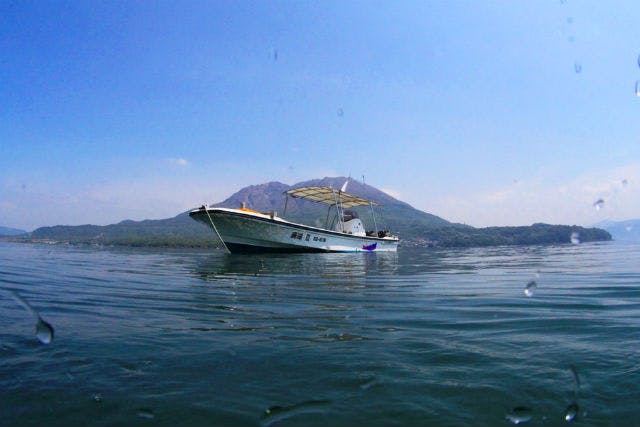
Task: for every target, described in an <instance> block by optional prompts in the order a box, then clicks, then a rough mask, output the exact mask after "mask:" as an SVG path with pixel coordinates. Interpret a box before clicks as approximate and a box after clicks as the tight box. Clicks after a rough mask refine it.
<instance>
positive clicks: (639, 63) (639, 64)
mask: <svg viewBox="0 0 640 427" xmlns="http://www.w3.org/2000/svg"><path fill="white" fill-rule="evenodd" d="M638 67H640V55H638Z"/></svg>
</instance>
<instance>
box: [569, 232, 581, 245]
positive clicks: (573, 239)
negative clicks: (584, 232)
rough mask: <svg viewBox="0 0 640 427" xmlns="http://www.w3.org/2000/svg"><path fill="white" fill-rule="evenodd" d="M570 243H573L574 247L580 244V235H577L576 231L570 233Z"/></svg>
mask: <svg viewBox="0 0 640 427" xmlns="http://www.w3.org/2000/svg"><path fill="white" fill-rule="evenodd" d="M571 243H573V244H574V245H577V244H579V243H580V233H578V232H577V231H574V232H573V233H571Z"/></svg>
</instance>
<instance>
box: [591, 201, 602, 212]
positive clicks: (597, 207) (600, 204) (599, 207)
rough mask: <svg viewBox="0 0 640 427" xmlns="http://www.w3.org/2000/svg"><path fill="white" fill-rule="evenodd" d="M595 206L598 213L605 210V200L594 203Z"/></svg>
mask: <svg viewBox="0 0 640 427" xmlns="http://www.w3.org/2000/svg"><path fill="white" fill-rule="evenodd" d="M593 206H594V207H595V208H596V210H597V211H599V210H600V209H602V208H604V199H598V200H596V201H595V202H594V203H593Z"/></svg>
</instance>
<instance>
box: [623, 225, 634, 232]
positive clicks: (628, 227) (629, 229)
mask: <svg viewBox="0 0 640 427" xmlns="http://www.w3.org/2000/svg"><path fill="white" fill-rule="evenodd" d="M624 229H625V230H627V231H631V230H632V229H633V227H631V226H630V225H627V226H626V227H625V228H624Z"/></svg>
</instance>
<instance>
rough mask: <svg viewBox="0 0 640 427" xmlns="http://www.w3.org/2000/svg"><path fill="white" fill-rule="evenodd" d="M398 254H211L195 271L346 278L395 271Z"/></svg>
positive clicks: (206, 276) (222, 275)
mask: <svg viewBox="0 0 640 427" xmlns="http://www.w3.org/2000/svg"><path fill="white" fill-rule="evenodd" d="M397 270H398V253H397V252H384V253H383V252H380V253H375V254H368V253H361V254H347V253H325V254H305V253H292V254H277V253H273V254H250V255H242V256H238V255H235V254H220V253H219V254H213V255H211V256H209V257H207V258H205V259H203V260H202V261H201V262H199V263H198V265H197V268H196V271H195V274H196V275H197V276H198V277H199V278H201V279H203V280H207V281H215V280H221V279H229V278H230V277H233V276H265V277H278V276H301V277H305V278H316V279H318V278H322V279H331V278H334V279H346V278H355V277H366V276H368V275H392V274H397Z"/></svg>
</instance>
